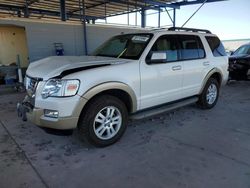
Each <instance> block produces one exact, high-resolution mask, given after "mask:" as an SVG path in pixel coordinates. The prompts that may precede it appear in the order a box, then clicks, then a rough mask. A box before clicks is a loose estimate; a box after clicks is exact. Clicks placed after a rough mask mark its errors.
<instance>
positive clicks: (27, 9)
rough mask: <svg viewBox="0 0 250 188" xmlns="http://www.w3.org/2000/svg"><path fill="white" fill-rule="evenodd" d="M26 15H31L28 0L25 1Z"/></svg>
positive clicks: (26, 16)
mask: <svg viewBox="0 0 250 188" xmlns="http://www.w3.org/2000/svg"><path fill="white" fill-rule="evenodd" d="M24 17H25V18H28V17H29V5H28V1H27V0H26V1H25V8H24Z"/></svg>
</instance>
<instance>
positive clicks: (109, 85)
mask: <svg viewBox="0 0 250 188" xmlns="http://www.w3.org/2000/svg"><path fill="white" fill-rule="evenodd" d="M112 89H118V90H122V91H124V92H126V93H127V94H128V95H129V96H130V99H131V102H132V109H131V110H132V112H135V111H137V98H136V95H135V92H134V91H133V90H132V88H131V87H130V86H128V85H127V84H125V83H122V82H105V83H101V84H99V85H96V86H94V87H92V88H90V89H89V90H87V91H86V92H85V93H84V94H83V95H82V97H83V98H85V99H87V100H90V99H91V98H92V97H94V96H95V95H97V94H99V93H101V92H104V91H108V90H112Z"/></svg>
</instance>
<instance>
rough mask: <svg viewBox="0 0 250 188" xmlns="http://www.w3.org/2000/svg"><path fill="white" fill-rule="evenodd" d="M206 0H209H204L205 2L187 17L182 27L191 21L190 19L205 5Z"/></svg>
mask: <svg viewBox="0 0 250 188" xmlns="http://www.w3.org/2000/svg"><path fill="white" fill-rule="evenodd" d="M206 2H207V0H204V2H203V3H202V4H201V6H199V8H198V9H197V10H196V11H195V12H194V13H193V14H192V15H191V16H190V17H189V18H188V19H187V21H186V22H185V23H184V24H183V25H182V26H181V27H184V26H185V25H186V24H187V23H188V22H189V20H191V18H192V17H193V16H194V15H195V14H196V13H197V12H198V11H199V10H200V9H201V7H203V5H205V3H206Z"/></svg>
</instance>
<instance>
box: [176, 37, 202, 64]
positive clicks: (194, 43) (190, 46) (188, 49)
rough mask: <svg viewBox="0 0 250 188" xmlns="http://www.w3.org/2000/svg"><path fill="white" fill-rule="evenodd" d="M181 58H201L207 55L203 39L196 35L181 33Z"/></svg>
mask: <svg viewBox="0 0 250 188" xmlns="http://www.w3.org/2000/svg"><path fill="white" fill-rule="evenodd" d="M178 38H179V44H180V50H179V51H180V60H191V59H201V58H204V57H205V50H204V47H203V45H202V42H201V39H200V38H199V37H198V36H194V35H180V36H178Z"/></svg>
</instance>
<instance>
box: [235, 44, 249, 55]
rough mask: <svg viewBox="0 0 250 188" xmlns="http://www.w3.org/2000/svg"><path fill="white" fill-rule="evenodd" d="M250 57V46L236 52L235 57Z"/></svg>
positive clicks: (242, 47)
mask: <svg viewBox="0 0 250 188" xmlns="http://www.w3.org/2000/svg"><path fill="white" fill-rule="evenodd" d="M247 54H248V55H250V45H246V46H241V47H240V48H238V50H236V51H235V52H234V53H233V55H247Z"/></svg>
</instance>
